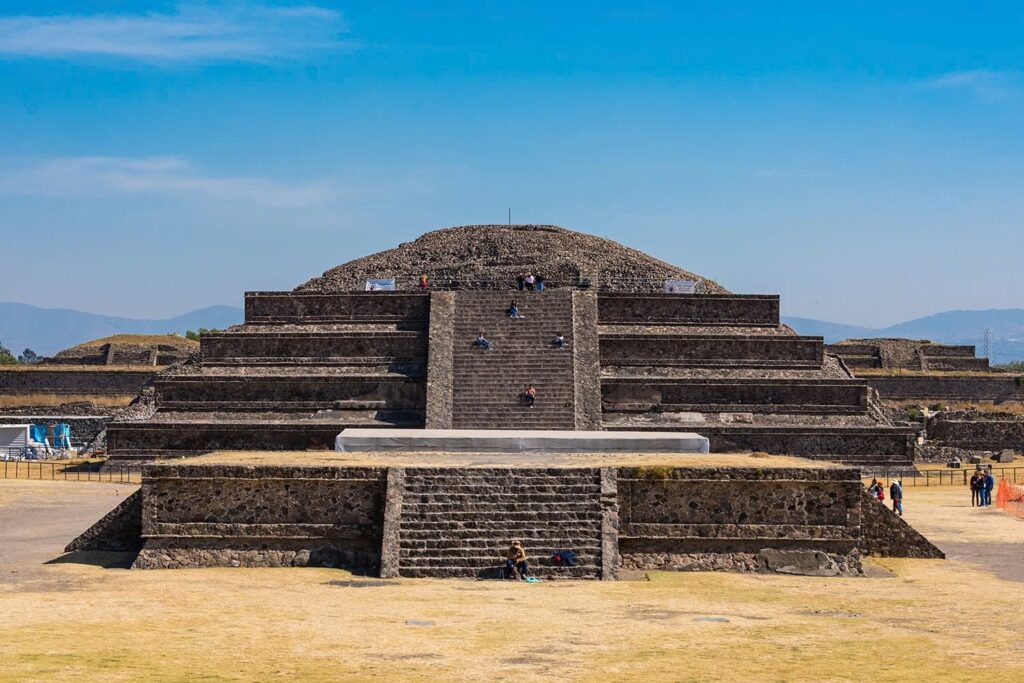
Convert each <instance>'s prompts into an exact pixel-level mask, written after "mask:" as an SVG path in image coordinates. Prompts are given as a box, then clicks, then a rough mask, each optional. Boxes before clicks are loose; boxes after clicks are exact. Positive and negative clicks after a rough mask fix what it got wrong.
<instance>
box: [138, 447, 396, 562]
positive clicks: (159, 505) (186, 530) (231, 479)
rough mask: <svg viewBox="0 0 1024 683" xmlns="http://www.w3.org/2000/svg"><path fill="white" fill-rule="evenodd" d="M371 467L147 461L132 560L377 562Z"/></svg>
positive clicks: (378, 528)
mask: <svg viewBox="0 0 1024 683" xmlns="http://www.w3.org/2000/svg"><path fill="white" fill-rule="evenodd" d="M385 475H386V471H385V470H384V469H381V468H369V467H365V468H342V467H286V466H267V467H250V466H242V465H208V466H206V465H194V464H189V465H157V466H148V467H146V468H144V469H143V484H142V539H143V546H142V550H141V551H140V552H139V555H138V558H137V559H136V561H135V563H134V565H133V566H134V567H137V568H146V569H152V568H174V567H209V566H236V567H237V566H246V567H280V566H306V565H309V566H328V567H342V568H345V569H350V570H353V571H356V572H360V573H368V574H376V573H377V572H379V568H380V548H381V539H382V520H383V513H384V498H385Z"/></svg>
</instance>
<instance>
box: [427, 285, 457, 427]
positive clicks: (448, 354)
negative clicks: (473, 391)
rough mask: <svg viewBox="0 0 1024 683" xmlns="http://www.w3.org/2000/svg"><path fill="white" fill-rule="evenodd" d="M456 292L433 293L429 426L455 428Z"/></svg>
mask: <svg viewBox="0 0 1024 683" xmlns="http://www.w3.org/2000/svg"><path fill="white" fill-rule="evenodd" d="M454 335H455V294H454V292H432V293H431V294H430V341H429V352H428V359H427V405H426V409H427V415H426V427H427V429H451V428H452V411H453V397H452V391H453V387H454V383H453V377H454V374H455V370H454V360H453V354H452V350H453V345H454V343H455V337H454Z"/></svg>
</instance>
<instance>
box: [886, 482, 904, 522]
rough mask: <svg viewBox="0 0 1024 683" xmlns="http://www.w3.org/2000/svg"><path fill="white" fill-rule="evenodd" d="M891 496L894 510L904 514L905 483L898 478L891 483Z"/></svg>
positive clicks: (898, 513) (900, 514)
mask: <svg viewBox="0 0 1024 683" xmlns="http://www.w3.org/2000/svg"><path fill="white" fill-rule="evenodd" d="M889 497H890V498H892V511H893V512H895V513H896V514H897V515H899V516H900V517H902V516H903V485H902V484H901V483H900V480H899V479H896V480H894V481H893V482H892V484H890V485H889Z"/></svg>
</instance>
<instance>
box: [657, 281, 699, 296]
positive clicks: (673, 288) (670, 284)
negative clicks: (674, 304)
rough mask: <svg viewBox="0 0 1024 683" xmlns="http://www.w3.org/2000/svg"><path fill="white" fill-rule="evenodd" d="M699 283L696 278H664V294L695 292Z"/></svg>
mask: <svg viewBox="0 0 1024 683" xmlns="http://www.w3.org/2000/svg"><path fill="white" fill-rule="evenodd" d="M699 285H700V283H699V282H697V281H696V280H665V293H666V294H696V293H697V292H698V291H699V290H698V287H699Z"/></svg>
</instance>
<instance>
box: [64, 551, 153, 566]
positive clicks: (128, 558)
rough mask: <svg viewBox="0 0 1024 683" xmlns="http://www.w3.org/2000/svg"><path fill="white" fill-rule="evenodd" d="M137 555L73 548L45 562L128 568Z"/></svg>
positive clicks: (133, 553)
mask: <svg viewBox="0 0 1024 683" xmlns="http://www.w3.org/2000/svg"><path fill="white" fill-rule="evenodd" d="M137 555H138V553H137V552H109V551H102V550H75V551H73V552H70V553H65V554H64V555H61V556H60V557H55V558H53V559H52V560H48V561H47V562H46V564H86V565H91V566H93V567H101V568H103V569H129V568H130V567H131V566H132V562H134V561H135V557H136V556H137Z"/></svg>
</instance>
